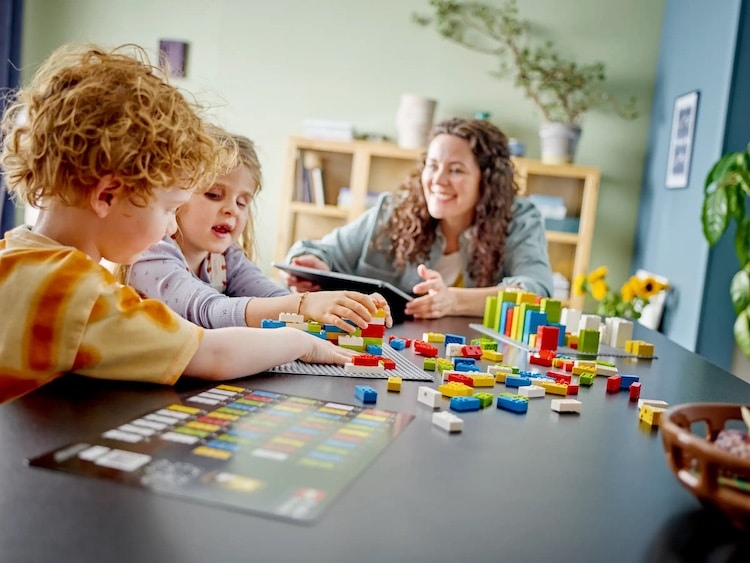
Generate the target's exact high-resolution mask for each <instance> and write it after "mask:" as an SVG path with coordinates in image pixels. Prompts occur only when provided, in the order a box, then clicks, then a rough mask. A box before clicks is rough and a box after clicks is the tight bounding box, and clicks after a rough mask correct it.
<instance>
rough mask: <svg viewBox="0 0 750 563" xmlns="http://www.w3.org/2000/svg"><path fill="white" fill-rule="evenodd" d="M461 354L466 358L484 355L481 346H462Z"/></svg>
mask: <svg viewBox="0 0 750 563" xmlns="http://www.w3.org/2000/svg"><path fill="white" fill-rule="evenodd" d="M461 355H462V356H463V357H464V358H474V359H475V360H478V359H480V358H481V357H482V347H481V346H461Z"/></svg>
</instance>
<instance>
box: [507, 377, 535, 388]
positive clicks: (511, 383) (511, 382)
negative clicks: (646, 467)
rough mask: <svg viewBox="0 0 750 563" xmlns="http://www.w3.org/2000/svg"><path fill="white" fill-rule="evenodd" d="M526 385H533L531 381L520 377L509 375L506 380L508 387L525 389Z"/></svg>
mask: <svg viewBox="0 0 750 563" xmlns="http://www.w3.org/2000/svg"><path fill="white" fill-rule="evenodd" d="M524 385H531V379H529V378H528V377H522V376H518V375H509V376H507V377H506V378H505V386H506V387H523V386H524Z"/></svg>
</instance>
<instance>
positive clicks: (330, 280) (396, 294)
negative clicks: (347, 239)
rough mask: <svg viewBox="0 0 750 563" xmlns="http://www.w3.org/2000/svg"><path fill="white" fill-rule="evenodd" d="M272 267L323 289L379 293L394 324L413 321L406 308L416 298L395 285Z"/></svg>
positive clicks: (298, 268) (291, 266) (325, 272)
mask: <svg viewBox="0 0 750 563" xmlns="http://www.w3.org/2000/svg"><path fill="white" fill-rule="evenodd" d="M272 265H273V266H274V267H275V268H278V269H279V270H283V271H285V272H287V273H289V274H291V275H293V276H297V277H298V278H299V279H301V280H306V281H310V282H312V283H315V284H317V285H319V286H320V288H321V289H326V290H347V289H348V290H351V291H360V292H362V293H375V292H378V293H379V294H380V295H382V296H383V297H384V298H385V300H386V301H388V305H389V306H390V307H391V316H392V317H393V323H394V324H397V323H402V322H404V320H405V319H407V318H408V319H411V316H410V315H406V314H405V313H404V308H405V307H406V304H407V303H408V302H409V301H411V300H412V299H414V296H413V295H409V294H408V293H405V292H403V291H401V290H400V289H399V288H397V287H396V286H395V285H392V284H390V283H388V282H384V281H382V280H378V279H375V278H365V277H362V276H353V275H350V274H341V273H339V272H331V271H329V270H318V269H316V268H307V267H305V266H297V265H295V264H278V263H276V262H273V263H272Z"/></svg>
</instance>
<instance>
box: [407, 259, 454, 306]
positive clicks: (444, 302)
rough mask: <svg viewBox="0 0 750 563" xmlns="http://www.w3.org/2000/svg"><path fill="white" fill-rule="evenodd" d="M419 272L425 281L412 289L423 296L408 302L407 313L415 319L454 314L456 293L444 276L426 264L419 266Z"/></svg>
mask: <svg viewBox="0 0 750 563" xmlns="http://www.w3.org/2000/svg"><path fill="white" fill-rule="evenodd" d="M417 273H418V274H419V276H420V277H421V278H422V279H423V280H424V281H423V282H420V283H418V284H417V285H415V286H414V288H413V289H412V291H413V292H414V293H415V294H417V295H422V297H417V298H416V299H415V300H414V301H410V302H409V303H407V304H406V314H407V315H414V318H415V319H439V318H440V317H445V316H446V315H452V314H454V312H455V310H456V307H457V301H456V295H455V293H453V292H452V291H451V288H449V287H448V286H446V285H445V280H443V276H441V275H440V273H439V272H437V271H435V270H430V269H429V268H427V266H425V265H424V264H420V265H419V266H418V267H417Z"/></svg>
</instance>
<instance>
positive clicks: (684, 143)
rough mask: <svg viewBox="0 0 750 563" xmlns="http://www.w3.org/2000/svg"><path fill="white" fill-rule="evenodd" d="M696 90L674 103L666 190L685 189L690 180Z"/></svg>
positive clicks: (696, 110) (696, 111) (680, 97)
mask: <svg viewBox="0 0 750 563" xmlns="http://www.w3.org/2000/svg"><path fill="white" fill-rule="evenodd" d="M698 98H699V92H698V90H693V91H692V92H688V93H687V94H683V95H682V96H677V98H676V99H675V101H674V112H673V114H672V133H671V134H670V136H669V156H668V158H667V180H666V185H667V187H668V188H685V187H687V185H688V180H689V179H690V160H691V158H690V157H691V155H692V152H693V137H694V136H695V118H696V115H697V113H698Z"/></svg>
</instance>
